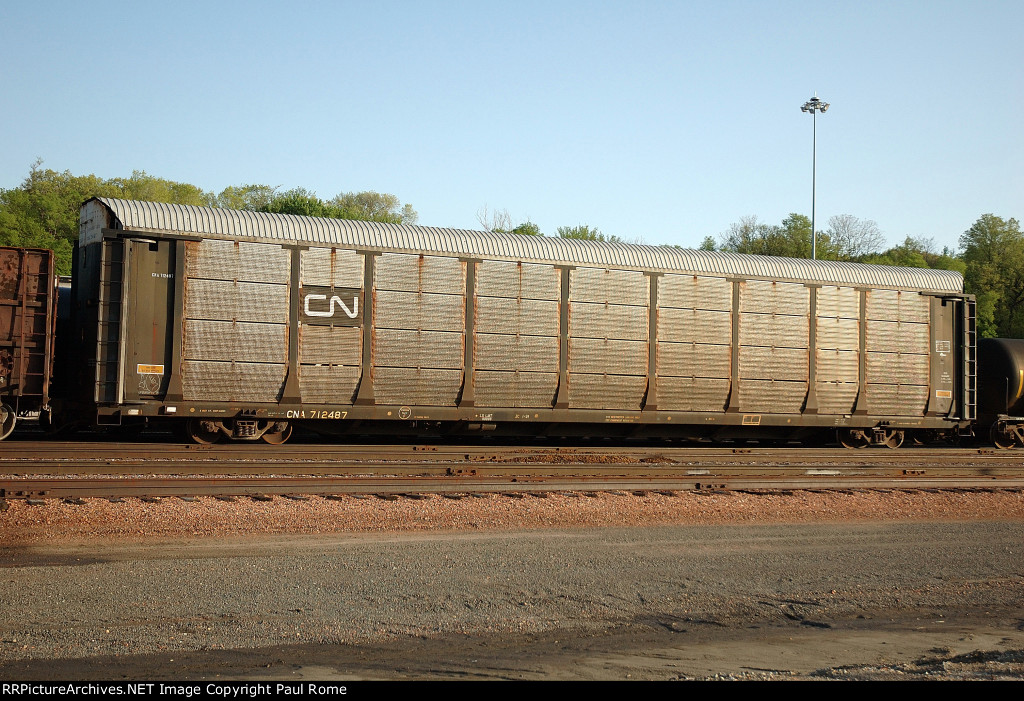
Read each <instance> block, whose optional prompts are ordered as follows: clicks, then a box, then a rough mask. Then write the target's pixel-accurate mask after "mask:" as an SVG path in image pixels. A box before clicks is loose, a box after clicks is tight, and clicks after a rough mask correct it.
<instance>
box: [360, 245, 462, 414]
mask: <svg viewBox="0 0 1024 701" xmlns="http://www.w3.org/2000/svg"><path fill="white" fill-rule="evenodd" d="M374 288H375V289H374V336H373V343H372V355H373V392H374V397H375V399H376V401H377V403H378V404H408V405H417V404H418V405H424V406H454V405H455V403H456V400H457V399H458V396H459V390H460V389H461V387H462V376H463V372H462V360H463V357H464V354H465V346H464V343H465V323H466V321H465V319H466V317H465V314H466V307H465V304H466V301H465V294H466V269H465V263H464V262H463V261H461V260H459V259H458V258H447V257H443V256H419V255H407V254H397V253H385V254H384V255H382V256H380V257H379V258H378V259H377V263H376V265H375V267H374Z"/></svg>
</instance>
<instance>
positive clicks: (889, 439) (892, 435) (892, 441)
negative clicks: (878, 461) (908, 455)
mask: <svg viewBox="0 0 1024 701" xmlns="http://www.w3.org/2000/svg"><path fill="white" fill-rule="evenodd" d="M882 444H883V445H884V446H885V447H886V448H892V449H893V450H895V449H896V448H899V447H900V446H901V445H903V431H887V432H886V434H885V440H884V441H882Z"/></svg>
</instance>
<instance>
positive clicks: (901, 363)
mask: <svg viewBox="0 0 1024 701" xmlns="http://www.w3.org/2000/svg"><path fill="white" fill-rule="evenodd" d="M928 361H929V358H928V356H927V355H918V354H917V353H873V352H870V351H869V352H868V353H867V363H866V365H867V368H866V374H867V381H868V382H877V383H882V384H891V383H892V381H893V379H894V378H899V380H900V382H905V383H907V384H912V385H927V384H928Z"/></svg>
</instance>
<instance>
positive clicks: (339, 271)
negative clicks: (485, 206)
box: [299, 248, 363, 287]
mask: <svg viewBox="0 0 1024 701" xmlns="http://www.w3.org/2000/svg"><path fill="white" fill-rule="evenodd" d="M299 264H300V266H301V270H300V273H299V275H300V277H301V280H302V284H303V285H319V286H322V287H362V286H363V256H362V255H361V254H359V253H356V252H355V251H348V250H345V249H343V248H310V249H308V250H305V251H302V253H301V255H300V258H299Z"/></svg>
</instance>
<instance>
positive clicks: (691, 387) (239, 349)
mask: <svg viewBox="0 0 1024 701" xmlns="http://www.w3.org/2000/svg"><path fill="white" fill-rule="evenodd" d="M76 266H77V267H76V271H75V275H76V280H75V284H76V300H77V301H76V304H75V309H76V318H77V321H76V322H75V323H76V328H77V331H76V338H77V341H78V342H81V344H82V351H83V353H84V356H85V360H86V362H87V363H88V366H87V369H88V372H87V373H86V374H85V376H84V377H83V382H82V383H81V386H82V393H83V395H84V396H86V399H87V401H88V402H89V407H90V409H89V411H91V412H94V414H95V418H96V421H97V422H98V423H100V424H115V425H116V424H123V423H128V422H132V421H140V420H146V421H150V422H152V421H157V420H165V421H169V422H170V421H174V422H178V423H180V424H181V425H183V426H185V427H187V431H188V433H189V435H190V436H191V437H192V438H193V439H194V440H196V441H200V442H207V441H213V440H217V439H218V438H220V437H222V436H229V437H233V438H236V439H258V438H261V439H263V440H265V441H267V442H270V443H279V442H282V441H284V440H286V439H287V437H288V434H289V432H290V431H291V427H292V426H293V425H294V424H296V423H306V424H307V425H310V426H312V427H314V428H316V429H318V430H333V431H337V432H344V431H360V432H371V431H382V432H396V433H397V432H439V433H445V432H462V431H485V430H494V431H509V432H519V433H532V434H537V435H541V434H558V433H561V434H574V433H575V434H579V433H587V434H594V435H659V436H661V435H664V436H680V437H686V438H699V437H727V436H749V437H759V436H780V437H781V436H796V437H799V436H808V435H813V434H820V433H822V432H824V431H826V430H828V431H832V432H833V435H834V432H835V431H837V430H838V434H839V438H840V440H841V441H842V442H843V443H845V444H847V445H865V444H868V443H876V444H885V445H890V446H896V445H899V443H900V442H902V440H903V437H904V435H905V433H906V432H907V431H920V432H926V431H932V432H934V431H940V432H958V431H964V430H969V427H970V422H971V421H972V420H973V418H974V413H975V403H976V398H975V395H976V386H975V382H976V380H975V376H976V359H975V355H974V353H975V339H974V334H975V329H974V301H973V298H971V297H970V296H969V295H965V294H964V292H963V280H962V278H961V276H960V275H959V274H958V273H955V272H951V271H940V270H919V269H906V268H891V267H884V266H871V265H860V264H854V263H837V262H829V261H806V260H793V259H784V258H769V257H762V256H745V255H736V254H725V253H718V252H706V251H693V250H682V249H675V248H670V247H658V246H642V245H633V244H613V243H605V242H594V241H574V240H563V239H551V238H544V237H530V236H516V235H512V234H500V233H491V232H473V231H464V230H453V229H438V228H432V227H418V226H404V225H391V224H380V223H375V222H359V221H345V220H335V219H320V218H310V217H297V216H289V215H275V214H265V213H257V212H241V211H230V210H222V209H213V208H205V207H190V206H184V205H167V204H155V203H147V202H133V201H125V200H114V199H100V198H98V199H92V200H89V201H87V202H86V203H84V205H83V206H82V211H81V220H80V241H79V249H78V257H77V263H76Z"/></svg>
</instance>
